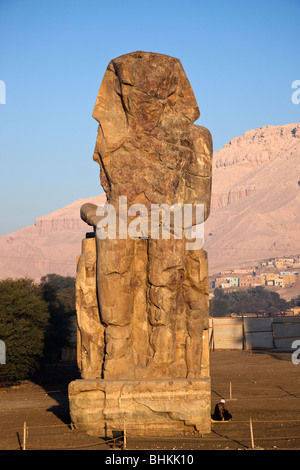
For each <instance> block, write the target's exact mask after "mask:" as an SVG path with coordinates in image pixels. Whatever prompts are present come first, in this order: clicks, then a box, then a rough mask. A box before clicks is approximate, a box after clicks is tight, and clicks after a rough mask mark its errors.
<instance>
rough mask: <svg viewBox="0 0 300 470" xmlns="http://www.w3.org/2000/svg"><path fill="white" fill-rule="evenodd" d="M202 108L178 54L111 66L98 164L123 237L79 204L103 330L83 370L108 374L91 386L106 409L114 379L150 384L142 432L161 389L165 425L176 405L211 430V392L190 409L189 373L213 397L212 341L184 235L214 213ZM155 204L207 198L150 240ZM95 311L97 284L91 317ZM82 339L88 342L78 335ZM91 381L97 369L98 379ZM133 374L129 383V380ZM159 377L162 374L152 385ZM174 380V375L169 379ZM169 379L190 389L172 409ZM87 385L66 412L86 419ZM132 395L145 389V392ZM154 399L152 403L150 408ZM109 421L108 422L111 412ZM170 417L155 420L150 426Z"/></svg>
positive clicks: (101, 110)
mask: <svg viewBox="0 0 300 470" xmlns="http://www.w3.org/2000/svg"><path fill="white" fill-rule="evenodd" d="M199 114H200V113H199V109H198V106H197V102H196V100H195V97H194V94H193V91H192V88H191V86H190V84H189V82H188V79H187V77H186V75H185V72H184V70H183V68H182V65H181V63H180V61H179V60H178V59H175V58H173V57H169V56H165V55H162V54H154V53H148V52H135V53H131V54H127V55H124V56H121V57H118V58H117V59H114V60H112V61H111V62H110V64H109V65H108V67H107V70H106V72H105V75H104V78H103V81H102V84H101V87H100V90H99V94H98V97H97V100H96V104H95V108H94V113H93V117H94V118H95V119H96V120H97V121H98V122H99V127H98V136H97V141H96V146H95V152H94V160H95V161H97V162H98V163H99V165H100V168H101V172H100V177H101V184H102V186H103V188H104V190H105V192H106V196H107V201H108V203H109V204H110V205H111V206H112V207H113V208H114V210H115V213H116V216H117V226H116V234H115V235H116V236H112V235H111V234H110V235H109V236H108V237H106V238H103V237H102V238H100V237H99V236H98V235H99V232H97V230H99V226H98V222H99V221H100V220H101V217H100V215H99V213H97V206H96V205H93V204H87V205H84V206H82V208H81V218H82V219H83V220H84V221H85V222H86V223H87V224H89V225H91V226H93V227H95V228H96V227H97V226H98V229H97V230H96V237H95V242H96V271H95V272H96V292H97V297H98V307H99V315H100V322H101V325H100V327H99V328H98V329H97V332H95V338H96V336H97V339H96V342H98V344H99V348H98V350H97V348H96V351H97V353H96V354H95V353H94V354H95V357H96V356H97V354H98V357H99V358H100V361H101V363H100V364H97V365H96V366H95V365H93V364H92V363H93V362H94V359H92V358H90V359H87V358H84V359H83V357H82V356H81V359H80V361H81V362H80V366H81V370H82V376H83V377H92V374H93V373H94V374H99V371H101V378H102V381H101V380H100V381H99V382H93V383H94V384H95V383H97V384H98V385H97V387H98V388H97V390H98V391H97V393H96V392H95V391H93V392H92V396H94V397H95V400H96V402H97V403H100V405H99V407H100V408H102V407H103V406H105V407H106V406H107V403H109V400H110V395H109V394H111V393H112V392H111V388H110V387H108V385H107V384H111V383H112V384H113V385H112V386H113V387H116V389H117V390H118V394H119V395H120V393H121V392H120V383H121V382H119V380H121V381H125V382H122V383H124V387H123V385H122V387H121V388H122V391H123V388H124V389H126V387H132V383H134V384H135V385H134V387H133V388H134V390H138V387H140V386H141V387H148V388H147V392H144V391H143V393H145V394H146V395H145V396H146V397H147V400H148V401H147V400H146V401H147V404H145V403H146V402H145V403H143V401H142V410H143V413H144V414H143V413H142V410H140V408H139V411H138V412H136V411H132V424H133V422H134V420H137V421H136V423H135V426H137V427H138V426H140V429H142V428H143V426H144V424H142V423H143V422H144V421H146V420H147V419H148V418H149V415H148V412H146V411H145V410H146V409H148V408H149V409H150V408H151V409H152V411H153V410H154V409H155V407H156V405H155V403H156V398H153V397H154V395H155V393H157V396H159V394H160V393H163V398H162V400H161V401H160V404H159V407H158V409H157V410H156V411H159V413H162V412H163V413H165V414H166V416H168V425H166V426H167V427H168V426H169V425H170V422H169V419H170V416H175V415H176V412H175V411H176V408H177V405H178V410H181V411H178V413H177V415H176V416H177V417H176V418H175V421H176V422H177V421H178V422H181V424H182V423H183V422H187V423H189V425H191V426H196V427H197V428H200V427H201V425H200V423H201V422H203V419H204V418H203V416H204V415H205V420H204V421H205V422H206V424H205V426H204V427H207V422H208V421H207V420H208V418H209V416H210V415H209V413H210V411H209V407H207V406H206V405H205V406H204V408H203V406H202V405H203V403H204V402H205V403H206V401H207V399H206V398H205V399H204V398H203V397H199V398H198V402H197V403H198V405H199V406H200V404H202V405H201V406H202V408H201V406H200V409H199V410H198V411H197V412H196V411H195V408H194V405H191V406H190V405H189V406H187V396H188V390H190V384H191V383H194V382H193V381H191V380H190V379H199V380H200V381H198V382H195V383H197V384H202V385H199V386H200V388H201V387H203V386H204V385H203V384H204V383H205V390H206V391H205V393H206V394H207V393H208V388H207V387H208V383H209V366H208V361H207V359H208V355H207V350H208V343H207V342H205V343H204V342H203V337H204V338H205V337H207V328H208V267H207V255H206V252H205V251H204V250H203V249H202V248H201V249H199V247H194V249H192V250H187V245H186V231H185V229H187V228H189V227H191V226H192V225H194V224H196V223H201V222H203V221H204V220H205V219H206V218H207V217H208V214H209V210H210V197H211V160H212V140H211V136H210V133H209V131H208V130H207V129H205V128H203V127H199V126H197V125H195V124H194V121H195V120H196V119H197V118H198V117H199ZM120 198H122V200H124V198H126V203H127V208H128V209H129V211H128V213H126V216H124V213H123V210H122V208H121V207H120V205H119V203H120ZM136 204H139V205H140V206H139V209H138V210H139V211H142V217H143V218H142V219H141V220H140V226H139V227H140V230H139V233H138V234H135V237H132V236H130V234H131V229H132V227H133V223H135V224H137V222H136V220H135V217H136V216H137V214H136V212H135V211H132V212H131V210H132V209H133V208H134V207H135V208H136V207H137V206H134V205H136ZM154 204H158V205H159V206H161V205H163V204H167V205H168V206H169V207H170V206H172V205H174V204H177V205H181V206H180V207H181V208H183V205H184V204H185V205H187V204H189V205H191V206H193V207H194V208H195V207H196V206H197V205H199V204H202V205H203V206H204V211H203V214H201V213H197V212H196V211H194V214H193V220H190V221H187V220H186V218H185V217H183V218H182V220H180V221H179V224H178V221H177V223H176V224H175V222H174V223H172V224H171V233H170V234H169V237H168V238H164V237H162V236H161V235H160V236H157V233H156V234H155V235H153V230H152V225H151V221H152V220H151V218H152V215H153V211H152V209H153V205H154ZM141 205H142V206H141ZM141 207H142V209H140V208H141ZM119 217H120V218H119ZM145 222H146V226H145ZM124 225H125V228H126V232H127V229H128V233H126V232H125V236H124V232H122V236H121V235H120V233H121V229H122V228H123V229H124ZM160 225H161V226H162V223H161V224H160ZM179 233H180V236H179V237H178V234H179ZM94 259H95V258H93V260H94ZM85 263H86V261H85ZM94 268H95V266H94ZM93 272H94V271H93ZM85 282H87V281H85ZM93 285H94V284H93ZM82 290H84V288H83V289H82ZM85 307H86V306H84V308H83V312H85V310H84V309H85ZM78 308H79V307H78ZM94 309H95V289H94V290H93V295H92V300H91V312H92V311H93V312H94ZM86 312H87V314H84V318H85V321H86V322H90V324H89V325H88V326H85V325H84V323H83V322H82V321H81V327H80V331H81V332H83V331H85V330H86V331H87V332H88V334H86V335H85V338H91V336H89V333H90V332H91V331H92V330H93V328H94V327H95V322H94V319H95V312H94V313H93V314H92V315H91V320H89V315H88V312H89V309H88V307H87V309H86ZM82 315H83V314H82ZM82 318H83V316H82ZM82 338H83V335H82ZM93 341H94V338H93V339H91V342H90V346H89V345H88V342H85V343H84V347H85V352H86V354H87V355H89V354H90V351H91V354H92V349H93V347H94V343H93ZM81 342H82V345H83V339H82V340H81ZM103 344H104V349H103ZM102 352H103V353H104V354H103V356H102V357H101V354H102ZM96 377H98V375H94V378H96ZM129 379H130V380H133V381H134V382H131V381H130V382H126V380H129ZM153 379H155V380H156V381H157V380H158V379H160V380H158V382H152V380H153ZM169 379H170V380H171V381H169V382H168V381H166V380H169ZM173 379H182V382H180V383H182V384H183V387H184V389H186V391H187V394H185V393H181V392H179V389H176V390H177V392H178V396H177V395H176V394H175V395H176V399H175V398H174V404H175V403H176V404H177V405H176V406H174V404H172V405H171V404H170V401H172V400H173V395H172V393H173V392H172V393H171V392H170V393H171V395H169V394H168V393H169V392H168V391H166V392H162V390H163V388H164V387H163V385H162V384H167V383H168V384H169V386H168V387H169V390H173V389H172V387H173V385H172V386H171V385H170V384H173V383H174V384H175V382H173ZM110 380H112V381H113V382H110ZM201 380H203V381H204V382H202V381H201ZM136 381H138V382H136ZM149 381H150V382H149ZM176 383H177V384H178V383H179V382H176ZM80 384H81V382H80ZM80 384H79V385H77V386H75V385H74V386H73V385H72V386H71V388H70V406H71V411H72V414H73V419H74V420H77V422H80V419H78V413H79V415H80V413H81V411H80V405H78V403H79V402H80V400H81V397H80V396H79V402H78V400H75V399H73V398H72V397H73V396H74V393H75V392H74V390H75V389H76V387H79V388H78V390H81V387H83V389H84V387H85V385H80ZM89 384H90V383H89ZM129 384H130V385H129ZM149 384H156V385H153V386H154V389H153V390H156V392H153V393H154V395H153V393H152V392H151V387H150V385H149ZM74 387H75V388H74ZM106 387H108V388H106ZM149 387H150V388H149ZM156 387H158V388H156ZM99 390H101V393H100V392H99ZM191 390H193V389H191ZM94 392H95V393H94ZM177 392H176V393H177ZM76 393H77V392H76ZM76 393H75V394H76ZM122 393H123V392H122ZM135 393H138V396H140V395H139V393H140V392H135ZM135 393H133V392H132V393H131V399H130V400H129V401H128V407H129V409H131V408H132V410H136V405H137V403H138V400H136V399H135V398H134V397H135ZM103 394H104V395H105V400H104V402H103V396H104V395H103ZM121 395H122V394H121ZM121 395H120V396H121ZM155 396H156V395H155ZM205 396H206V395H205ZM149 400H150V401H149ZM153 400H154V401H153ZM203 400H204V402H203ZM125 401H126V402H127V399H126V400H125ZM152 401H153V406H150V404H149V403H151V402H152ZM103 403H105V405H103ZM179 403H180V405H179ZM95 406H96V405H95ZM97 406H98V405H97ZM97 406H96V407H97ZM76 407H77V408H76ZM92 408H93V407H91V410H92ZM75 409H77V411H75ZM89 409H90V408H89V407H88V410H89ZM105 409H106V408H105ZM122 409H123V408H122V406H121V405H120V399H119V404H118V407H115V408H114V410H117V411H113V412H112V415H113V414H114V413H116V415H118V414H120V411H122ZM191 410H193V412H191ZM91 412H92V413H93V411H91ZM181 412H182V415H180V413H181ZM87 413H90V411H87ZM159 413H158V414H159ZM193 413H194V418H193V420H192V419H191V416H192V414H193ZM179 415H180V416H181V417H179ZM103 416H104V418H105V419H112V418H111V417H110V416H111V415H110V414H109V413H106V411H103ZM141 416H144V417H143V418H141ZM184 416H186V418H184ZM104 418H103V419H104ZM86 419H87V420H89V418H87V417H86V418H85V421H86ZM99 419H100V421H101V420H102V421H103V419H102V418H99ZM172 419H173V418H172ZM163 422H164V420H163V421H161V420H155V423H156V424H155V426H157V425H158V423H159V425H161V424H162V423H163ZM101 426H102V425H100V427H101ZM147 429H148V428H147ZM149 429H150V428H149ZM161 429H162V428H161Z"/></svg>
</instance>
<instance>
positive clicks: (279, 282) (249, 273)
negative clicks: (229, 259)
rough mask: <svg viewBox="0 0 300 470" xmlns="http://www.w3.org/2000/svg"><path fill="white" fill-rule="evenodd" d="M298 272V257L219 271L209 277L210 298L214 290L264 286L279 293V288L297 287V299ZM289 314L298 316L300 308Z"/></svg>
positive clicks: (299, 278) (299, 261) (264, 261)
mask: <svg viewBox="0 0 300 470" xmlns="http://www.w3.org/2000/svg"><path fill="white" fill-rule="evenodd" d="M299 272H300V255H296V256H294V257H282V258H270V259H268V260H263V261H261V262H259V263H258V264H257V265H256V266H248V267H245V268H238V269H231V270H226V271H221V272H220V273H218V274H217V275H213V276H211V277H210V297H212V296H213V293H212V292H213V290H214V289H215V288H219V289H230V290H237V289H243V288H249V287H257V286H265V287H267V288H270V289H271V290H276V291H277V292H279V293H280V290H281V289H280V288H282V289H284V288H288V287H293V286H295V285H299V292H298V293H297V294H296V295H295V296H296V297H297V295H299V294H300V276H299ZM291 297H292V296H291ZM289 300H290V299H289ZM290 313H291V314H294V315H300V307H296V308H294V309H293V312H290Z"/></svg>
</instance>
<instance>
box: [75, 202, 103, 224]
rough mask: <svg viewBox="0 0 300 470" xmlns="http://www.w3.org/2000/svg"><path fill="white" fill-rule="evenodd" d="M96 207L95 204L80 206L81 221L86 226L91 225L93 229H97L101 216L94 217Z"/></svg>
mask: <svg viewBox="0 0 300 470" xmlns="http://www.w3.org/2000/svg"><path fill="white" fill-rule="evenodd" d="M97 209H98V206H96V204H91V203H86V204H83V206H81V209H80V217H81V219H82V220H83V221H84V222H86V223H87V224H88V225H92V226H93V227H97V224H98V222H99V220H101V218H102V217H101V216H98V215H96V213H97Z"/></svg>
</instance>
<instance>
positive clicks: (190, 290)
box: [184, 249, 209, 378]
mask: <svg viewBox="0 0 300 470" xmlns="http://www.w3.org/2000/svg"><path fill="white" fill-rule="evenodd" d="M185 261H186V271H185V281H184V297H185V303H186V309H187V310H186V312H187V341H186V358H187V377H189V378H197V377H201V359H202V342H203V331H204V329H207V328H208V312H209V283H208V265H207V253H206V251H204V250H203V249H201V250H190V251H186V255H185Z"/></svg>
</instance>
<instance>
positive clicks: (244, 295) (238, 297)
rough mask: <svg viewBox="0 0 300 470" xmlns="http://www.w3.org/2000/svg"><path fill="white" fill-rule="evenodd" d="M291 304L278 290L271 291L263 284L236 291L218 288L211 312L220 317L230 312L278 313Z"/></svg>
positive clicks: (211, 304) (211, 305) (211, 302)
mask: <svg viewBox="0 0 300 470" xmlns="http://www.w3.org/2000/svg"><path fill="white" fill-rule="evenodd" d="M289 305H290V304H289V303H288V302H287V301H286V300H284V299H282V298H281V297H280V295H279V294H278V293H277V292H272V291H269V290H268V289H265V288H264V287H263V286H257V287H252V288H249V289H247V290H236V291H224V290H223V289H218V288H217V289H215V290H214V297H213V298H212V299H211V301H210V314H211V316H215V317H219V316H226V315H228V314H230V313H238V314H240V315H242V314H245V313H261V312H266V313H278V312H280V311H284V310H286V309H287V308H288V307H289ZM224 312H226V313H224Z"/></svg>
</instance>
